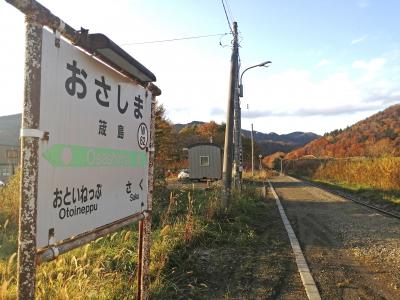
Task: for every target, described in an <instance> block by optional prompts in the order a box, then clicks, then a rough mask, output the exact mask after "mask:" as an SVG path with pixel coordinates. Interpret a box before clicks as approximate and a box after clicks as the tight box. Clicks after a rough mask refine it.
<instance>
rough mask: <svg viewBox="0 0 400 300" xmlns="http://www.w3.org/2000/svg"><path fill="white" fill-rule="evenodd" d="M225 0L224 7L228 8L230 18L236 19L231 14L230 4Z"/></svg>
mask: <svg viewBox="0 0 400 300" xmlns="http://www.w3.org/2000/svg"><path fill="white" fill-rule="evenodd" d="M225 1H226V8H227V10H228V14H229V17H230V19H231V20H233V21H236V19H235V16H234V15H233V13H232V10H231V5H230V4H229V0H225Z"/></svg>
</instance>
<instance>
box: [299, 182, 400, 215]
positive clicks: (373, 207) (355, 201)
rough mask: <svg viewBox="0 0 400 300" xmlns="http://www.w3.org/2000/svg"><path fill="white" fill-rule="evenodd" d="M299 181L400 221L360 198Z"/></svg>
mask: <svg viewBox="0 0 400 300" xmlns="http://www.w3.org/2000/svg"><path fill="white" fill-rule="evenodd" d="M293 178H294V177H293ZM298 180H302V181H304V182H307V184H309V185H311V186H314V187H317V188H320V189H322V190H324V191H327V192H329V193H331V194H334V195H337V196H340V197H342V198H344V199H347V200H350V201H352V202H354V203H357V204H359V205H362V206H366V207H368V208H370V209H373V210H376V211H378V212H380V213H382V214H384V215H387V216H389V217H392V218H395V219H398V220H400V215H398V214H395V213H393V212H390V211H387V210H384V209H382V208H380V207H378V206H375V205H372V204H369V203H365V202H364V201H362V200H360V199H359V198H357V197H354V196H351V195H349V194H347V193H345V192H342V191H339V190H335V189H330V188H328V187H326V186H324V185H323V184H318V183H315V182H311V181H307V180H303V179H298Z"/></svg>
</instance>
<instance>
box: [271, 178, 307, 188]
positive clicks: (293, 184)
mask: <svg viewBox="0 0 400 300" xmlns="http://www.w3.org/2000/svg"><path fill="white" fill-rule="evenodd" d="M276 180H279V179H274V181H272V184H273V186H274V188H290V187H294V188H298V187H309V186H310V185H309V184H308V183H306V182H302V181H299V182H297V181H292V182H285V181H276Z"/></svg>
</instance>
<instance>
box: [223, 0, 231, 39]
mask: <svg viewBox="0 0 400 300" xmlns="http://www.w3.org/2000/svg"><path fill="white" fill-rule="evenodd" d="M221 2H222V7H223V8H224V12H225V17H226V20H227V21H228V26H229V29H230V30H231V33H232V34H233V30H232V26H231V21H230V20H229V16H228V13H227V12H226V7H225V3H224V0H221Z"/></svg>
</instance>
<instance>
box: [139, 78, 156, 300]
mask: <svg viewBox="0 0 400 300" xmlns="http://www.w3.org/2000/svg"><path fill="white" fill-rule="evenodd" d="M147 89H148V90H149V91H150V92H151V94H152V99H151V121H150V141H149V146H148V152H149V171H148V174H149V176H148V194H147V209H148V211H149V212H150V213H149V214H148V215H147V216H146V217H145V219H144V220H142V221H140V223H139V242H138V245H139V250H138V251H139V252H140V253H141V256H139V257H140V258H141V259H140V261H139V262H138V264H139V266H138V269H139V270H138V297H137V298H138V299H140V300H147V299H148V298H149V292H148V291H149V287H150V276H149V270H150V248H151V218H152V214H151V212H152V210H153V190H154V186H153V183H154V156H155V153H154V150H155V145H154V140H155V133H156V130H155V129H156V97H157V96H159V95H161V90H160V89H159V88H158V87H157V86H155V85H154V84H153V83H149V84H148V85H147Z"/></svg>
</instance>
